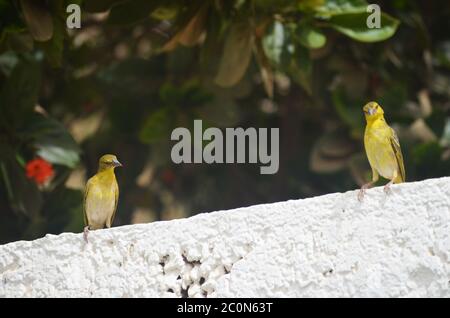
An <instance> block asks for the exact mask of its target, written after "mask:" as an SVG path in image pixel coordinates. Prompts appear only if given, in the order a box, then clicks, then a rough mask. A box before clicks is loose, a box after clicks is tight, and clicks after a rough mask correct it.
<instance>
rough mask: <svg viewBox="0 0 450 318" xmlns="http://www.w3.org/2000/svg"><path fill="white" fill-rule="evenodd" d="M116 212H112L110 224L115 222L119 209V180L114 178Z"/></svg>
mask: <svg viewBox="0 0 450 318" xmlns="http://www.w3.org/2000/svg"><path fill="white" fill-rule="evenodd" d="M114 188H115V189H114V212H113V213H112V214H111V221H110V223H109V224H111V225H112V224H113V221H114V217H115V216H116V211H117V204H118V202H119V186H118V184H117V181H116V180H115V179H114Z"/></svg>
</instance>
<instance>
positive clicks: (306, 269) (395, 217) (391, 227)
mask: <svg viewBox="0 0 450 318" xmlns="http://www.w3.org/2000/svg"><path fill="white" fill-rule="evenodd" d="M119 213H120V211H119ZM0 296H6V297H24V296H25V297H28V296H29V297H142V296H143V297H181V296H183V297H322V296H324V297H402V296H412V297H416V296H418V297H449V296H450V178H440V179H432V180H426V181H423V182H416V183H406V184H401V185H394V186H393V187H392V194H391V195H386V194H385V193H384V192H383V189H382V188H375V189H372V190H369V191H368V192H367V195H366V197H365V200H364V202H362V203H360V202H358V200H357V192H356V191H349V192H346V193H335V194H329V195H324V196H320V197H315V198H310V199H304V200H295V201H287V202H280V203H274V204H264V205H257V206H251V207H247V208H240V209H235V210H230V211H220V212H215V213H207V214H200V215H197V216H194V217H191V218H187V219H181V220H173V221H167V222H155V223H151V224H141V225H130V226H122V227H116V228H113V229H109V230H98V231H92V232H91V234H90V242H89V244H85V242H84V241H83V237H82V235H81V234H73V233H64V234H61V235H57V236H55V235H47V236H46V237H44V238H42V239H38V240H35V241H31V242H26V241H20V242H14V243H10V244H6V245H3V246H0Z"/></svg>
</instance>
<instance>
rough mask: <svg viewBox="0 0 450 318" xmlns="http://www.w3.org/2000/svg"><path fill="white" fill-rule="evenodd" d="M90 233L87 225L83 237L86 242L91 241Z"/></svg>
mask: <svg viewBox="0 0 450 318" xmlns="http://www.w3.org/2000/svg"><path fill="white" fill-rule="evenodd" d="M88 235H89V225H86V226H85V227H84V230H83V238H84V241H85V242H86V243H89V241H88Z"/></svg>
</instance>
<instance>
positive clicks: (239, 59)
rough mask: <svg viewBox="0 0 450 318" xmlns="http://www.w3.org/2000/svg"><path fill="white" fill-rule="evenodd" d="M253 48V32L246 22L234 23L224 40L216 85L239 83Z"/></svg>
mask: <svg viewBox="0 0 450 318" xmlns="http://www.w3.org/2000/svg"><path fill="white" fill-rule="evenodd" d="M252 47H253V30H252V29H251V27H250V25H249V24H248V23H246V22H243V23H239V22H234V23H233V24H232V26H231V28H230V30H229V33H228V36H227V38H226V40H225V47H224V50H223V55H222V59H221V60H220V64H219V71H218V73H217V76H216V78H215V80H214V81H215V82H216V84H217V85H219V86H222V87H230V86H233V85H234V84H236V83H237V82H239V81H240V80H241V79H242V77H243V76H244V74H245V72H246V71H247V68H248V65H249V63H250V58H251V54H252Z"/></svg>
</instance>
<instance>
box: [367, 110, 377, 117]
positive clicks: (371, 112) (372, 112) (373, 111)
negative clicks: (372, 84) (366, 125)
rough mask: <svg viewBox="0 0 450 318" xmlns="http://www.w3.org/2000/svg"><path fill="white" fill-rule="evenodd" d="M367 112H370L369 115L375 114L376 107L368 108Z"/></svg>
mask: <svg viewBox="0 0 450 318" xmlns="http://www.w3.org/2000/svg"><path fill="white" fill-rule="evenodd" d="M367 112H368V113H369V115H371V116H372V115H374V114H375V109H373V108H369V109H368V110H367Z"/></svg>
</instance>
